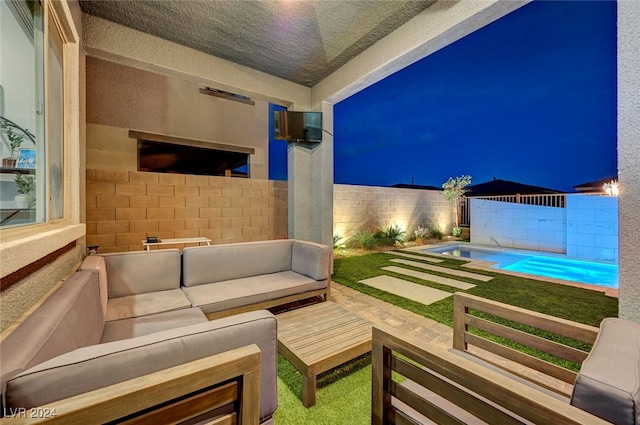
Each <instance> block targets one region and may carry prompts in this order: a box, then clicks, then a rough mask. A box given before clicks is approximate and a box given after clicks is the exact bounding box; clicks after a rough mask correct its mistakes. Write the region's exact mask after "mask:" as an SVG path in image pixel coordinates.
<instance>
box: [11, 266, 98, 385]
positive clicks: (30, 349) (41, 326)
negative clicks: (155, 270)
mask: <svg viewBox="0 0 640 425" xmlns="http://www.w3.org/2000/svg"><path fill="white" fill-rule="evenodd" d="M103 325H104V316H103V314H102V307H101V305H100V295H99V288H98V275H97V274H96V273H93V272H91V271H79V272H76V273H74V274H72V275H71V276H70V277H69V278H68V279H67V280H65V281H64V282H63V283H62V285H61V286H60V287H59V288H58V289H57V290H56V291H54V292H53V293H52V294H51V296H49V298H47V299H46V300H45V301H44V302H43V303H42V305H40V307H39V308H37V309H36V310H35V311H34V312H33V313H32V314H31V315H29V316H28V317H27V318H26V319H25V320H24V321H23V322H22V323H20V324H19V325H18V326H17V327H16V328H15V329H14V330H13V331H12V332H11V333H10V334H8V335H7V336H6V337H5V338H4V339H3V340H2V344H0V373H1V375H0V384H1V387H0V388H2V389H4V386H5V384H6V382H7V381H8V380H9V379H10V378H11V377H12V376H14V375H16V374H18V373H20V372H22V371H24V370H26V369H29V368H31V367H33V366H34V365H37V364H39V363H42V362H45V361H47V360H49V359H52V358H54V357H56V356H59V355H61V354H64V353H67V352H69V351H72V350H75V349H77V348H81V347H85V346H89V345H93V344H97V343H98V342H100V336H101V335H102V328H103Z"/></svg>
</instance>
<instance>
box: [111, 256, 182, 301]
mask: <svg viewBox="0 0 640 425" xmlns="http://www.w3.org/2000/svg"><path fill="white" fill-rule="evenodd" d="M100 255H101V256H102V257H103V258H104V261H105V264H106V266H107V279H108V282H109V284H108V286H109V298H117V297H126V296H129V295H138V294H145V293H148V292H156V291H164V290H167V289H177V288H180V250H178V249H159V250H155V251H139V252H116V253H112V254H100Z"/></svg>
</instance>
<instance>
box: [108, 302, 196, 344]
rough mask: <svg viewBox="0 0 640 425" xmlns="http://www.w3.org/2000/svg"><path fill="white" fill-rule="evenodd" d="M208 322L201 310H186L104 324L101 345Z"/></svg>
mask: <svg viewBox="0 0 640 425" xmlns="http://www.w3.org/2000/svg"><path fill="white" fill-rule="evenodd" d="M206 321H207V316H205V314H204V313H203V312H202V310H200V309H199V308H185V309H183V310H175V311H167V312H164V313H157V314H150V315H148V316H142V317H133V318H131V319H122V320H114V321H112V322H107V323H105V324H104V330H103V331H102V339H101V340H100V343H101V344H102V343H105V342H112V341H120V340H122V339H127V338H136V337H138V336H142V335H149V334H152V333H155V332H160V331H166V330H167V329H175V328H179V327H182V326H189V325H195V324H197V323H204V322H206Z"/></svg>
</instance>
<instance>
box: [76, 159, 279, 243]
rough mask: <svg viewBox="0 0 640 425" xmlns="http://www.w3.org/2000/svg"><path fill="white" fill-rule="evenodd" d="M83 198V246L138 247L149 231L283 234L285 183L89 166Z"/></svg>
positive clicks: (222, 236)
mask: <svg viewBox="0 0 640 425" xmlns="http://www.w3.org/2000/svg"><path fill="white" fill-rule="evenodd" d="M86 198H87V204H86V206H87V214H86V217H87V220H86V221H87V245H99V246H100V248H99V252H101V253H108V252H118V251H139V250H142V243H141V241H142V240H144V239H146V237H147V235H154V236H158V237H159V238H160V239H167V238H186V237H195V236H204V237H208V238H209V239H211V240H212V243H214V244H223V243H232V242H250V241H258V240H269V239H281V238H286V237H287V222H288V217H287V209H288V208H287V182H286V181H275V180H262V179H242V178H232V177H213V176H195V175H184V174H164V173H148V172H137V171H112V170H97V169H88V170H87V197H86ZM171 247H173V246H172V245H166V246H163V248H171ZM176 247H177V248H181V247H182V245H177V246H176Z"/></svg>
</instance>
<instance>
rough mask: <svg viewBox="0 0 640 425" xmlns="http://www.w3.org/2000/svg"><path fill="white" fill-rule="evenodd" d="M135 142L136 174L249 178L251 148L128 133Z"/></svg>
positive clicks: (149, 134) (134, 132) (133, 132)
mask: <svg viewBox="0 0 640 425" xmlns="http://www.w3.org/2000/svg"><path fill="white" fill-rule="evenodd" d="M129 137H132V138H136V139H137V142H138V145H137V147H138V171H149V172H154V173H174V174H195V175H204V176H229V177H244V178H248V177H250V176H249V158H250V155H251V154H253V153H254V150H253V149H252V148H245V147H241V146H227V145H221V144H216V143H209V142H204V141H200V140H190V139H183V138H178V137H172V136H164V135H159V134H151V133H142V132H136V131H130V133H129Z"/></svg>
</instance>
